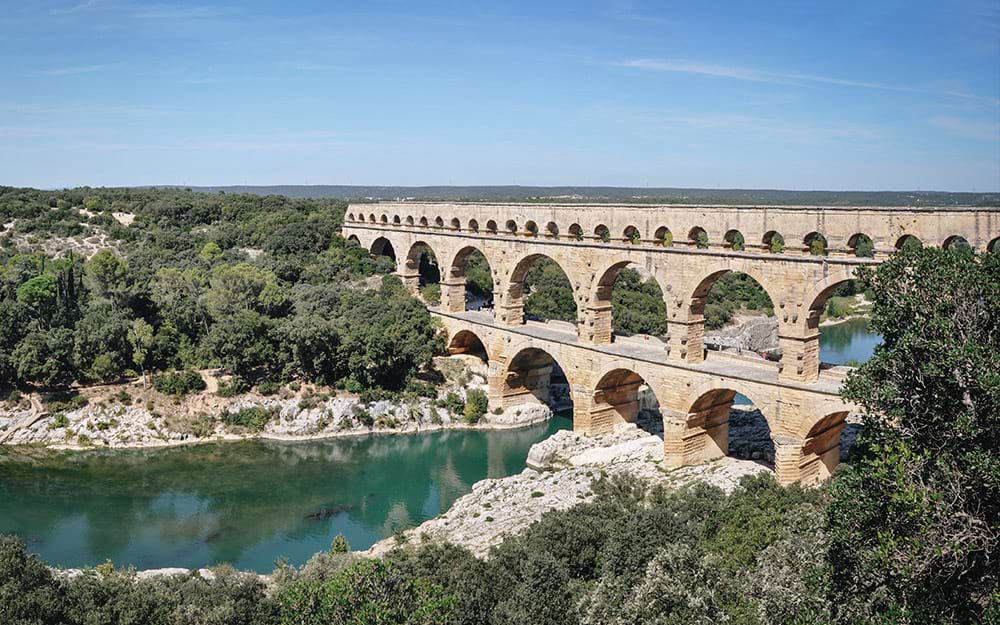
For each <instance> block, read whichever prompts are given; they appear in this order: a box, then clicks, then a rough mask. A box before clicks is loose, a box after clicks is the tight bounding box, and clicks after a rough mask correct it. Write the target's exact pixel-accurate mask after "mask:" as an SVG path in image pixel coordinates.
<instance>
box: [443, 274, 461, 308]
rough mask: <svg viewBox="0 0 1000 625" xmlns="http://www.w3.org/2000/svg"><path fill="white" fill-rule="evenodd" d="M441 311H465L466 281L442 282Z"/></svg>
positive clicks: (452, 280)
mask: <svg viewBox="0 0 1000 625" xmlns="http://www.w3.org/2000/svg"><path fill="white" fill-rule="evenodd" d="M441 310H444V311H445V312H464V311H465V280H464V279H462V278H459V279H455V278H451V279H450V280H448V282H441Z"/></svg>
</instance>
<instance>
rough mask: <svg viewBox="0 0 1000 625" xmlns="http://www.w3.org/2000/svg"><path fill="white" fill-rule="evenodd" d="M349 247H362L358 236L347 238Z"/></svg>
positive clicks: (353, 235)
mask: <svg viewBox="0 0 1000 625" xmlns="http://www.w3.org/2000/svg"><path fill="white" fill-rule="evenodd" d="M347 247H361V239H359V238H358V235H356V234H352V235H351V236H349V237H347Z"/></svg>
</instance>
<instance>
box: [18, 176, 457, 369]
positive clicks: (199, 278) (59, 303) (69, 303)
mask: <svg viewBox="0 0 1000 625" xmlns="http://www.w3.org/2000/svg"><path fill="white" fill-rule="evenodd" d="M85 206H91V207H96V209H94V210H97V211H104V210H107V211H122V212H127V213H131V214H133V215H134V216H135V221H134V223H133V224H132V225H131V226H129V227H125V226H122V225H121V224H119V223H118V222H117V221H115V220H114V219H113V218H111V216H110V214H105V213H99V214H98V215H97V216H96V217H93V218H88V217H86V216H85V215H82V214H80V213H77V212H76V211H74V210H72V207H85ZM344 207H345V204H344V203H343V202H340V201H336V200H307V199H288V198H284V197H280V196H266V197H261V196H254V195H242V194H235V195H233V194H223V193H219V194H205V193H192V192H190V191H183V190H163V189H159V190H158V189H69V190H65V191H37V190H31V189H11V188H6V187H0V216H2V217H3V218H4V219H5V221H9V220H14V221H15V229H16V230H18V231H19V232H32V233H33V234H34V235H36V236H38V237H42V238H44V237H47V236H67V235H68V234H69V233H71V232H72V233H79V232H83V231H85V230H87V229H89V228H96V227H99V228H101V229H102V231H103V232H105V233H106V234H108V235H109V236H110V237H111V238H112V239H113V240H114V242H115V245H116V249H115V251H112V250H110V249H106V250H102V251H101V252H99V253H98V254H96V255H94V256H93V257H92V258H91V259H90V260H88V261H86V263H84V262H83V260H82V259H80V258H79V257H74V256H72V255H71V256H68V257H67V258H62V259H52V258H48V257H46V256H45V255H44V254H40V253H38V254H18V253H16V252H13V251H6V250H4V251H0V385H4V386H6V385H11V384H37V385H43V386H60V385H65V384H68V383H70V382H73V381H79V382H93V381H102V380H113V379H117V378H119V377H121V376H122V375H125V374H127V373H128V372H129V370H130V369H131V368H133V367H135V368H136V369H138V370H140V371H145V370H147V369H149V370H151V371H153V372H154V373H155V372H156V371H163V370H169V369H175V368H176V369H188V368H203V367H213V366H222V367H223V368H225V369H227V370H228V371H229V373H232V374H235V375H237V376H240V377H243V378H246V379H248V380H255V379H258V378H259V377H261V376H271V377H273V378H275V379H282V380H287V379H290V378H304V379H306V380H307V381H315V382H326V383H331V384H333V383H337V382H338V380H342V379H347V378H350V381H351V382H350V383H351V384H353V385H361V386H363V387H369V386H371V385H379V384H386V385H388V386H389V387H392V388H397V387H401V386H402V385H405V383H406V381H407V380H408V379H409V378H410V377H411V376H412V375H413V374H414V373H416V372H417V370H418V369H419V368H420V367H422V366H424V365H426V364H427V363H428V362H429V358H430V355H433V351H434V350H435V349H436V348H437V346H438V344H437V342H436V341H434V340H433V338H432V337H433V331H432V328H431V324H430V317H429V316H428V315H427V314H426V312H425V311H423V310H422V307H421V306H420V305H419V303H417V302H413V303H412V304H407V303H406V300H408V299H412V298H410V297H409V296H408V295H407V294H406V293H405V291H404V290H403V289H401V288H399V289H395V288H384V289H382V290H380V291H363V290H360V289H357V288H356V287H355V286H353V285H352V283H354V282H355V281H357V280H359V279H362V278H366V277H369V276H372V275H374V274H376V273H379V272H386V271H390V270H392V269H393V266H392V263H391V262H390V263H388V265H387V264H386V263H384V262H382V263H378V262H376V261H374V260H372V259H371V258H370V257H369V255H368V253H367V251H366V250H363V249H361V248H359V247H357V246H352V245H348V244H347V242H346V241H345V240H344V239H342V238H341V237H340V236H338V235H337V234H336V232H337V229H338V227H339V225H340V223H341V221H342V217H343V211H344ZM69 224H72V225H73V227H69ZM424 264H425V265H428V264H429V266H428V267H427V269H428V270H431V269H434V270H436V267H434V266H433V263H432V262H431V261H430V260H428V261H425V262H424ZM314 287H315V288H318V289H322V290H325V291H327V292H328V296H323V297H321V298H316V297H313V294H312V293H311V291H310V289H311V288H314ZM350 291H356V292H355V293H354V294H352V295H342V293H347V292H350ZM332 293H338V295H336V296H334V295H329V294H332ZM317 300H318V303H317ZM334 309H336V310H334ZM354 310H358V311H362V312H363V313H364V314H367V315H368V317H367V318H366V317H361V316H359V314H354V312H353V311H354ZM345 311H346V312H345ZM373 311H376V312H373ZM369 319H374V320H376V324H375V325H376V327H378V328H379V330H380V331H383V334H384V335H385V336H387V337H388V340H381V339H375V340H369V339H372V336H371V335H373V334H374V331H370V330H371V328H370V327H369V325H368V321H369ZM397 339H398V340H399V342H400V343H401V344H402V345H403V349H402V350H400V351H398V352H397V351H395V350H394V349H393V346H392V343H391V342H390V341H392V340H397ZM359 345H363V346H364V349H360V350H358V349H355V348H356V347H357V346H359ZM348 346H349V347H348ZM348 350H351V351H348ZM374 361H385V362H386V363H388V364H389V366H388V369H389V372H388V373H386V374H385V375H381V374H380V373H377V372H370V371H368V370H365V369H364V368H365V367H369V366H370V364H371V363H372V362H374ZM154 377H155V376H154Z"/></svg>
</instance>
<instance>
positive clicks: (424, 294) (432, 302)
mask: <svg viewBox="0 0 1000 625" xmlns="http://www.w3.org/2000/svg"><path fill="white" fill-rule="evenodd" d="M420 298H421V299H423V300H424V301H425V302H427V304H428V305H429V306H437V305H438V304H440V303H441V284H440V283H438V282H434V283H432V284H427V285H424V286H422V287H420Z"/></svg>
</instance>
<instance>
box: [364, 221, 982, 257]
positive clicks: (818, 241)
mask: <svg viewBox="0 0 1000 625" xmlns="http://www.w3.org/2000/svg"><path fill="white" fill-rule="evenodd" d="M345 219H346V222H347V223H348V224H355V223H356V224H375V225H377V226H386V227H414V228H420V229H428V230H443V231H445V232H452V233H468V234H470V235H472V236H497V237H515V238H536V237H537V238H542V239H547V240H560V241H573V242H585V243H591V244H599V245H644V246H653V247H672V248H684V249H706V250H716V251H729V252H734V253H757V254H768V253H770V254H796V255H813V256H827V255H834V256H847V257H850V256H856V257H859V258H872V257H875V256H876V255H885V254H888V253H891V252H893V251H896V250H899V249H902V248H903V247H904V245H905V246H926V247H941V248H946V249H952V248H955V247H960V246H961V245H970V246H971V247H977V245H976V244H975V243H973V242H975V241H977V240H979V239H981V237H976V236H975V233H972V232H962V231H960V230H957V231H955V232H947V233H946V234H944V235H943V236H936V237H934V238H928V237H927V236H926V235H924V236H921V235H920V233H917V232H906V231H905V230H904V231H902V232H898V231H894V233H893V235H892V236H891V237H881V238H880V237H877V236H875V233H874V231H872V232H865V231H862V230H859V231H855V232H851V233H850V234H848V235H843V236H834V235H832V234H830V233H827V232H823V231H821V230H815V229H810V230H809V231H808V232H805V233H804V234H801V235H800V234H794V233H792V232H791V231H789V232H782V231H781V229H774V228H771V229H768V230H766V231H764V232H760V233H753V232H750V231H746V232H744V231H741V230H739V229H736V228H727V229H725V230H722V229H720V227H719V226H718V224H715V223H712V222H711V221H709V220H706V221H705V222H703V223H694V224H667V223H657V222H651V223H650V224H648V225H647V226H642V225H638V224H633V223H629V224H627V225H626V226H625V227H624V228H623V229H621V230H620V231H617V232H616V231H613V230H612V229H611V228H610V227H609V226H608V225H605V223H603V222H601V221H599V217H596V218H595V219H597V221H595V223H594V225H592V226H590V227H589V228H588V227H582V226H581V225H580V224H579V223H577V222H575V221H573V222H569V221H567V222H566V223H561V222H559V221H558V220H552V219H550V220H546V221H544V222H536V221H534V220H532V219H523V220H518V219H516V218H514V219H490V220H487V221H486V223H485V224H481V223H480V221H479V220H477V219H474V218H473V219H460V218H458V217H450V218H449V217H447V216H446V215H436V216H433V217H432V216H429V215H401V214H397V213H382V212H380V213H376V212H368V213H363V212H357V213H356V212H353V211H352V212H348V213H347V215H346V216H345ZM498 224H499V226H498ZM540 224H544V225H540ZM484 226H485V227H484ZM678 232H679V233H680V236H676V235H675V233H678ZM998 241H1000V232H996V233H989V234H988V236H986V237H985V239H982V240H981V241H980V242H979V245H978V247H980V248H982V250H983V251H990V252H993V253H997V252H998V251H1000V243H998ZM955 242H959V244H960V245H956V244H955Z"/></svg>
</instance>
